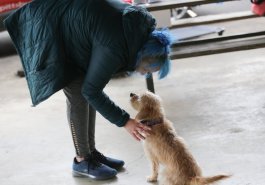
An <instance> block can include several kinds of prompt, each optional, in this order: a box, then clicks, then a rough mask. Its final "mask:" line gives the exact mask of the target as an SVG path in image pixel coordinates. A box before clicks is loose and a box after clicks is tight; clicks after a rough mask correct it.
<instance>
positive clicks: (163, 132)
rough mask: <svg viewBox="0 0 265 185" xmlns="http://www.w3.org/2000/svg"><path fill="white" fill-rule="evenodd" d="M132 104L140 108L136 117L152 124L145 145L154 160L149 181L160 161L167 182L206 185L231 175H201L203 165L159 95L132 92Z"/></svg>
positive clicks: (155, 179) (155, 175)
mask: <svg viewBox="0 0 265 185" xmlns="http://www.w3.org/2000/svg"><path fill="white" fill-rule="evenodd" d="M130 96H131V104H132V106H133V107H134V109H136V110H137V111H138V114H137V115H136V119H137V120H140V122H141V123H142V124H146V125H149V126H151V127H152V133H151V134H150V135H149V136H147V137H146V139H145V142H144V149H145V152H146V154H147V156H148V157H149V158H150V160H151V164H152V174H151V176H150V177H148V179H147V180H148V181H149V182H155V181H157V177H158V171H159V164H162V165H163V166H164V167H165V168H164V173H163V175H164V178H165V182H164V185H207V184H211V183H214V182H216V181H218V180H221V179H225V178H228V177H229V176H228V175H217V176H213V177H202V173H201V169H200V167H199V166H198V164H197V163H196V161H195V159H194V158H193V156H192V155H191V153H190V152H189V150H188V149H187V147H186V146H185V144H184V142H183V139H182V138H180V137H179V136H177V134H176V132H175V130H174V128H173V126H172V123H171V122H170V121H169V120H167V119H166V118H165V116H164V110H163V108H162V106H161V101H160V98H159V97H158V96H157V95H155V94H153V93H151V92H146V93H144V94H142V95H141V96H138V95H136V94H133V93H131V95H130Z"/></svg>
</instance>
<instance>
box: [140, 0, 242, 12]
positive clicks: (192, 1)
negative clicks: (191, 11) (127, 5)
mask: <svg viewBox="0 0 265 185" xmlns="http://www.w3.org/2000/svg"><path fill="white" fill-rule="evenodd" d="M227 1H239V0H175V1H172V0H171V1H161V2H157V3H151V4H143V5H138V6H142V7H145V8H146V9H147V10H148V11H157V10H166V9H173V8H182V7H185V6H188V7H190V6H197V5H203V4H212V3H220V2H227Z"/></svg>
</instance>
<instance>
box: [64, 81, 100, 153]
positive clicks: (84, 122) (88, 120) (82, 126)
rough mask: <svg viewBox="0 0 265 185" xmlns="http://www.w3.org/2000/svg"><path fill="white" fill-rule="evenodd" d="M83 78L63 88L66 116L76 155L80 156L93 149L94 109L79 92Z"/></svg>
mask: <svg viewBox="0 0 265 185" xmlns="http://www.w3.org/2000/svg"><path fill="white" fill-rule="evenodd" d="M83 80H84V79H83V78H78V79H76V80H74V81H72V82H71V83H70V84H69V85H67V86H66V87H65V88H64V89H63V91H64V93H65V95H66V97H67V100H66V104H67V118H68V122H69V126H70V130H71V133H72V137H73V142H74V146H75V150H76V155H78V156H80V157H85V156H87V155H88V154H90V153H91V151H93V150H94V149H95V120H96V111H95V109H93V108H92V107H91V106H90V105H89V104H88V103H87V101H86V100H85V98H84V97H83V95H82V94H81V87H82V84H83Z"/></svg>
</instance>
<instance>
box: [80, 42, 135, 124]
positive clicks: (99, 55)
mask: <svg viewBox="0 0 265 185" xmlns="http://www.w3.org/2000/svg"><path fill="white" fill-rule="evenodd" d="M116 51H117V50H116ZM122 61H123V58H122V56H121V55H120V54H119V53H118V52H116V53H115V50H113V49H110V48H109V47H106V46H102V45H97V46H94V47H93V49H92V55H91V59H90V62H89V66H88V69H87V73H86V77H85V80H84V84H83V88H82V94H83V96H84V97H85V98H86V100H87V101H88V103H89V104H90V105H92V106H93V107H94V109H96V110H97V111H98V112H99V113H100V114H101V115H102V116H103V117H105V118H106V119H107V120H109V121H110V122H111V123H113V124H115V125H117V126H119V127H122V126H124V125H125V124H126V122H127V121H128V120H129V118H130V115H129V114H128V113H127V112H126V111H124V110H123V109H121V108H120V107H119V106H117V105H116V104H115V103H114V102H113V101H112V100H111V99H110V98H109V97H108V96H107V95H106V94H105V93H104V92H103V89H104V88H105V86H106V85H107V83H108V82H109V81H110V79H111V77H112V75H113V74H114V73H115V72H116V71H117V70H118V69H119V68H120V67H121V64H122Z"/></svg>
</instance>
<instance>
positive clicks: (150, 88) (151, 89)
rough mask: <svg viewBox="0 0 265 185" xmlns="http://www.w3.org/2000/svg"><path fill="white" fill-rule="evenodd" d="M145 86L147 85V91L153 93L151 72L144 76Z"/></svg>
mask: <svg viewBox="0 0 265 185" xmlns="http://www.w3.org/2000/svg"><path fill="white" fill-rule="evenodd" d="M146 86H147V89H148V90H149V91H151V92H152V93H155V87H154V80H153V75H152V74H150V75H149V76H148V77H147V78H146Z"/></svg>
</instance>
